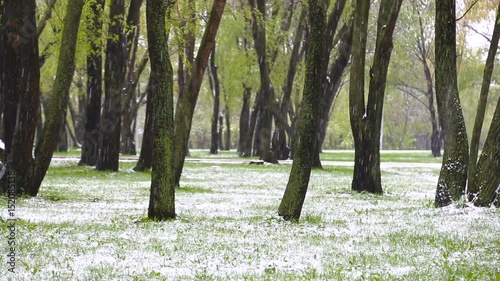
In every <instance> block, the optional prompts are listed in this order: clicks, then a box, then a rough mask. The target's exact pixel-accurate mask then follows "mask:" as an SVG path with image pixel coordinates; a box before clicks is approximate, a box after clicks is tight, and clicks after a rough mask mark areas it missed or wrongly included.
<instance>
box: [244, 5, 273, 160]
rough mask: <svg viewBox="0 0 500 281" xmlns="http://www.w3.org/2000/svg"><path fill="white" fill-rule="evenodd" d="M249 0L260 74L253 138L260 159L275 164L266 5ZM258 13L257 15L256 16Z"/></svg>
mask: <svg viewBox="0 0 500 281" xmlns="http://www.w3.org/2000/svg"><path fill="white" fill-rule="evenodd" d="M254 1H255V0H250V7H251V8H252V20H253V24H252V34H253V38H254V45H255V51H256V53H257V60H258V65H259V73H260V85H261V86H260V91H259V94H258V95H259V98H258V102H259V107H260V110H259V113H260V114H259V123H260V126H257V131H256V132H255V134H256V135H255V137H256V138H258V149H259V157H260V159H262V160H264V161H266V162H271V163H275V162H277V161H276V159H273V157H272V156H273V155H272V153H271V133H272V122H273V115H272V110H273V108H275V98H274V88H273V85H272V82H271V77H270V75H269V73H270V71H269V65H268V64H267V51H266V49H267V46H266V44H267V43H266V29H265V21H266V3H265V0H256V3H255V2H254ZM257 13H259V15H257Z"/></svg>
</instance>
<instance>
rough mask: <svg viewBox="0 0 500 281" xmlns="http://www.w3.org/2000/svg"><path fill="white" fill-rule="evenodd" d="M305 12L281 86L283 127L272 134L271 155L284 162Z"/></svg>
mask: <svg viewBox="0 0 500 281" xmlns="http://www.w3.org/2000/svg"><path fill="white" fill-rule="evenodd" d="M306 16H307V10H306V9H305V8H304V9H303V10H302V11H301V13H300V16H299V24H298V26H297V30H296V32H295V38H294V40H293V46H292V53H291V55H290V60H289V62H288V71H287V75H286V78H285V84H284V85H283V97H282V99H281V104H280V117H279V118H280V119H281V122H283V126H281V127H279V128H277V130H276V131H275V133H274V134H273V153H274V156H273V157H275V158H276V159H277V160H285V159H288V158H289V156H290V148H289V146H288V142H287V134H288V137H289V138H290V137H291V136H290V131H289V130H288V132H287V130H286V127H288V110H289V107H290V98H291V96H292V89H293V81H294V79H295V74H296V73H297V64H298V63H299V51H300V46H301V44H302V39H303V37H304V29H305V26H306V22H305V19H306Z"/></svg>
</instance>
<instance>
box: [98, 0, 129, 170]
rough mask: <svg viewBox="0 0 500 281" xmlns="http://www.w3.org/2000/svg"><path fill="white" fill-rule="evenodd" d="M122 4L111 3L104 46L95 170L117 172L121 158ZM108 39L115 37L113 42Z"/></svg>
mask: <svg viewBox="0 0 500 281" xmlns="http://www.w3.org/2000/svg"><path fill="white" fill-rule="evenodd" d="M124 14H125V1H123V0H111V4H110V19H111V23H110V25H109V31H108V33H109V36H110V38H109V39H108V42H107V46H106V62H105V73H104V107H103V110H102V116H101V120H100V124H99V128H100V130H99V157H98V159H97V165H96V169H97V170H99V171H104V170H112V171H118V168H119V156H120V134H121V114H122V106H121V102H122V94H123V90H122V88H123V85H124V84H125V75H126V66H125V62H126V46H124V44H123V42H124V39H123V36H124V32H123V30H124V28H123V22H122V18H123V15H124ZM111 37H118V40H115V39H114V38H111Z"/></svg>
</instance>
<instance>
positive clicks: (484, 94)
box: [467, 3, 500, 200]
mask: <svg viewBox="0 0 500 281" xmlns="http://www.w3.org/2000/svg"><path fill="white" fill-rule="evenodd" d="M499 39H500V3H498V9H497V16H496V20H495V27H494V28H493V36H492V37H491V41H490V49H489V52H488V57H487V58H486V64H485V65H484V73H483V83H482V85H481V93H480V95H479V102H478V104H477V111H476V112H477V113H476V120H475V121H474V130H473V131H472V138H471V144H470V156H469V182H472V181H474V179H473V177H474V175H475V174H476V171H475V170H476V162H477V155H478V151H479V140H480V138H481V130H482V128H483V122H484V115H485V112H486V103H487V101H488V92H489V90H490V84H491V76H492V74H493V67H494V64H495V56H496V54H497V50H498V41H499ZM492 128H493V127H492ZM477 188H478V186H477V185H476V186H469V188H468V191H467V193H468V197H469V200H472V199H473V198H474V196H476V193H477V192H479V189H477Z"/></svg>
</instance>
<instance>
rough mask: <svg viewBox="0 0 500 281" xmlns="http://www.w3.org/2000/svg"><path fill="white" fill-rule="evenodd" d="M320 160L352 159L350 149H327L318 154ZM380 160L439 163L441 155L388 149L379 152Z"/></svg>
mask: <svg viewBox="0 0 500 281" xmlns="http://www.w3.org/2000/svg"><path fill="white" fill-rule="evenodd" d="M320 159H321V160H322V161H346V162H352V161H353V160H354V151H352V150H327V151H324V152H323V153H321V154H320ZM380 161H381V162H406V163H441V161H442V157H433V156H432V154H431V152H430V151H422V150H414V151H412V150H405V151H395V150H389V151H384V150H382V151H381V152H380Z"/></svg>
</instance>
